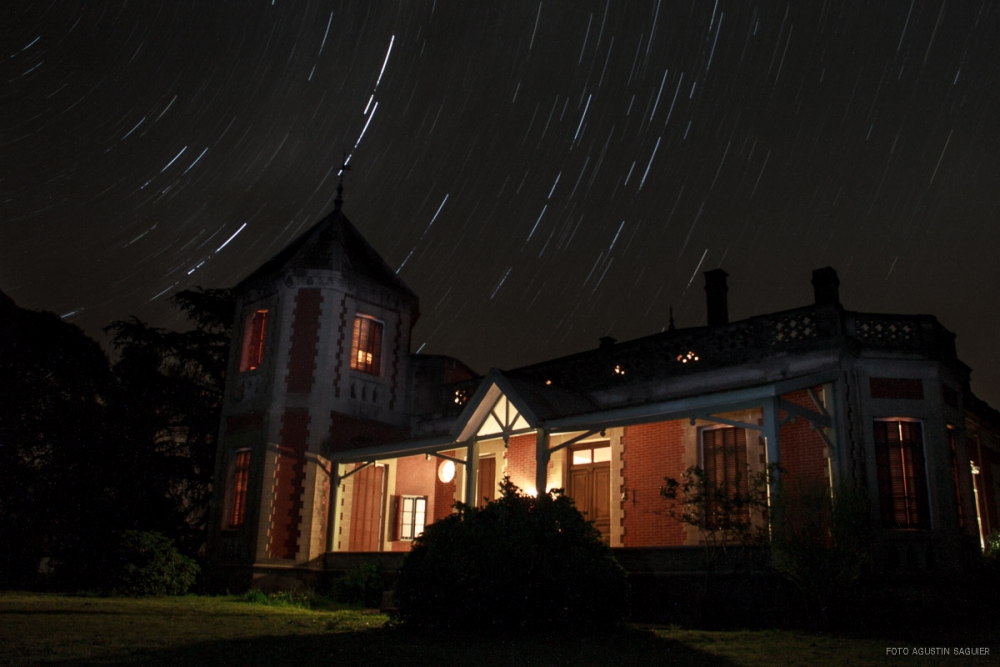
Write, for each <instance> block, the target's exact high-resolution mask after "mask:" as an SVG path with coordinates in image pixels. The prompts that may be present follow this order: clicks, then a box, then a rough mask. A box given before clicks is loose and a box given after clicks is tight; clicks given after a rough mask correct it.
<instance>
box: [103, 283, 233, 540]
mask: <svg viewBox="0 0 1000 667" xmlns="http://www.w3.org/2000/svg"><path fill="white" fill-rule="evenodd" d="M173 302H174V304H175V305H177V306H178V307H179V308H181V310H183V311H184V312H185V313H186V314H187V315H188V318H189V319H190V321H191V322H192V324H193V325H194V328H193V329H191V330H189V331H185V332H176V331H168V330H164V329H159V328H155V327H150V326H149V325H147V324H145V323H143V322H141V321H139V320H137V319H134V318H133V319H131V320H126V321H118V322H114V323H112V324H111V325H110V326H109V327H108V331H109V332H110V333H111V335H112V342H113V343H114V345H115V347H116V348H117V349H118V351H119V353H120V357H119V360H118V362H117V363H116V364H115V366H114V373H115V376H116V379H117V387H116V393H115V395H114V397H113V400H112V401H111V404H110V406H109V411H110V419H111V421H112V423H113V424H114V425H115V428H116V437H117V440H118V442H119V446H120V451H121V460H120V462H119V465H118V466H117V469H118V471H119V472H120V477H119V478H118V479H117V488H118V489H119V490H120V501H121V502H122V506H123V508H125V509H124V511H123V513H122V516H121V517H120V518H121V522H120V523H121V525H120V527H121V528H127V529H141V530H155V531H158V532H161V533H163V534H164V535H168V536H169V537H171V538H173V539H175V540H176V542H177V545H178V547H179V548H180V549H181V551H182V552H184V553H186V554H188V555H196V554H197V553H198V551H199V550H200V548H201V547H202V545H203V543H204V539H205V527H206V521H207V511H208V501H209V496H210V493H211V481H212V480H211V478H212V470H213V463H214V458H215V445H216V438H217V436H218V429H219V416H220V413H221V409H222V392H223V387H224V384H225V372H226V363H227V358H228V354H229V342H230V327H231V323H232V314H233V307H234V301H233V298H232V295H231V294H230V292H229V291H228V290H201V289H198V290H195V291H191V290H188V291H184V292H180V293H179V294H177V295H176V296H175V297H174V298H173Z"/></svg>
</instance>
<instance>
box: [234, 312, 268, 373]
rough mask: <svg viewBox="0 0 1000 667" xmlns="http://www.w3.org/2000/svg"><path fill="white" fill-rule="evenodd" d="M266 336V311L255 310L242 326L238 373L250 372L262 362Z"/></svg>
mask: <svg viewBox="0 0 1000 667" xmlns="http://www.w3.org/2000/svg"><path fill="white" fill-rule="evenodd" d="M266 335H267V309H262V310H256V311H254V312H252V313H250V315H248V316H247V319H246V324H244V326H243V354H242V355H241V356H240V372H241V373H242V372H244V371H252V370H254V369H255V368H258V367H259V366H260V365H261V364H262V363H263V362H264V339H265V337H266Z"/></svg>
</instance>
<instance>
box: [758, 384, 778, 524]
mask: <svg viewBox="0 0 1000 667" xmlns="http://www.w3.org/2000/svg"><path fill="white" fill-rule="evenodd" d="M761 408H762V409H763V412H764V431H763V433H764V442H765V444H766V446H767V465H768V471H769V474H770V478H771V485H770V488H769V489H768V504H770V503H771V499H773V498H774V497H775V495H776V494H777V493H778V481H779V480H778V478H779V477H780V474H779V472H778V469H777V468H778V465H779V464H780V463H781V457H780V448H779V446H778V431H779V430H780V429H781V421H780V420H779V418H778V400H777V399H776V398H767V399H764V403H763V405H762V406H761Z"/></svg>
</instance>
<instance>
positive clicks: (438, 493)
mask: <svg viewBox="0 0 1000 667" xmlns="http://www.w3.org/2000/svg"><path fill="white" fill-rule="evenodd" d="M441 453H442V454H444V455H445V456H455V455H456V452H455V451H448V452H441ZM432 460H433V461H435V470H434V509H433V516H434V521H440V520H441V519H443V518H445V517H446V516H448V515H449V514H451V513H452V512H453V511H454V510H453V509H452V505H454V504H455V492H456V491H457V488H456V485H455V480H454V479H452V480H451V481H450V482H447V483H446V482H442V481H441V480H440V479H438V477H437V468H438V467H439V466H440V465H441V464H442V463H443V462H444V459H438V458H435V459H432ZM456 476H457V474H456Z"/></svg>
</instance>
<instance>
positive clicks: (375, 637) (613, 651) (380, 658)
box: [0, 593, 1000, 667]
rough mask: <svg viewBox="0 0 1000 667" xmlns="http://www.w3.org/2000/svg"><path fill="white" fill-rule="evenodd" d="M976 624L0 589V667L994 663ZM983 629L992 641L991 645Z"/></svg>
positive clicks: (994, 651)
mask: <svg viewBox="0 0 1000 667" xmlns="http://www.w3.org/2000/svg"><path fill="white" fill-rule="evenodd" d="M995 638H996V635H995V634H993V633H991V634H986V632H985V631H978V632H976V631H971V630H970V631H964V632H962V631H958V632H955V633H951V634H946V633H937V634H926V633H924V634H920V635H915V636H913V637H892V636H887V637H878V638H872V637H858V636H854V637H850V636H844V635H837V634H815V633H808V632H800V631H777V630H754V631H749V630H741V631H729V632H708V631H700V630H684V629H680V628H676V627H672V628H668V629H655V630H654V629H640V628H624V629H621V630H618V631H615V632H609V633H608V634H605V635H596V636H585V637H553V636H534V637H517V638H509V637H508V638H475V637H463V636H428V635H426V634H422V633H415V632H410V631H405V630H402V629H400V628H396V627H392V626H391V625H390V624H389V623H388V619H387V618H386V616H384V615H382V614H377V613H374V612H368V611H357V610H343V609H342V610H333V611H331V610H311V609H306V608H302V607H300V606H294V605H291V606H290V605H281V604H279V605H273V604H253V603H250V602H247V601H245V599H244V598H241V597H214V598H213V597H195V596H190V597H181V598H145V599H131V598H96V597H90V598H88V597H67V596H58V595H48V594H44V595H43V594H33V593H0V665H27V664H32V665H34V664H64V665H84V664H87V665H93V664H98V665H105V664H142V665H229V664H231V665H290V666H294V667H305V666H307V665H336V666H340V665H369V666H370V665H435V666H437V665H469V664H474V665H476V666H477V667H480V666H482V667H488V666H490V665H497V666H500V665H503V666H504V667H510V666H512V665H567V666H569V665H574V666H576V665H582V666H586V665H595V666H598V665H600V666H604V665H641V666H642V667H648V666H651V665H671V666H677V667H682V666H684V665H718V666H721V667H726V666H727V665H746V666H753V665H761V666H763V665H768V666H771V665H776V664H781V665H831V666H833V665H837V666H838V667H839V666H841V665H859V666H860V665H891V664H906V665H914V664H927V665H930V664H941V663H942V662H947V663H949V664H951V663H952V662H956V664H957V663H960V664H962V665H963V666H964V665H977V664H991V663H996V661H997V656H998V652H1000V646H998V644H1000V642H997V641H996V639H995ZM989 639H993V645H992V646H990V643H989ZM887 646H901V647H902V646H905V647H909V648H911V650H912V647H914V646H990V648H991V654H992V655H991V656H990V657H988V658H967V657H954V656H953V657H951V658H933V657H927V658H920V657H913V656H912V655H911V656H909V657H902V656H901V657H898V658H891V657H887V656H886V654H885V650H886V647H887Z"/></svg>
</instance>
